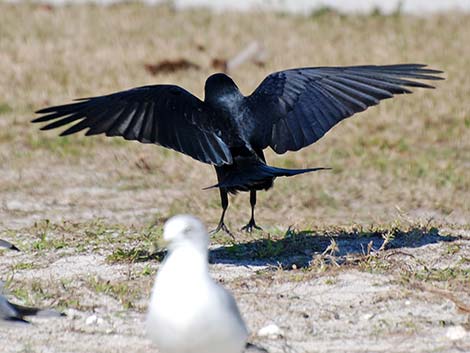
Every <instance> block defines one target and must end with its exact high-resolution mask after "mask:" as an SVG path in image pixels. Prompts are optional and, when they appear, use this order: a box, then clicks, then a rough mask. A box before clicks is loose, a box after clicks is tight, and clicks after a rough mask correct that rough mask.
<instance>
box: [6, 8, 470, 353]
mask: <svg viewBox="0 0 470 353" xmlns="http://www.w3.org/2000/svg"><path fill="white" fill-rule="evenodd" d="M469 21H470V16H465V15H460V14H452V15H448V16H433V17H429V18H417V17H411V16H400V15H396V16H390V17H381V16H351V17H349V16H339V15H337V14H335V13H330V12H325V13H323V14H316V15H315V16H311V17H296V16H290V15H284V14H266V13H253V14H238V13H228V14H225V15H224V16H223V17H221V16H215V15H211V14H210V13H209V12H206V11H184V12H173V11H172V10H171V9H170V8H168V7H165V6H163V7H145V6H143V5H138V4H125V5H116V6H110V7H97V6H91V5H90V6H66V7H60V8H52V9H51V8H48V7H44V6H36V5H21V6H17V5H8V4H3V3H2V4H0V38H1V40H0V72H1V73H2V74H1V75H0V163H1V165H2V170H0V193H1V198H2V205H1V207H0V226H1V227H2V229H1V232H0V238H5V239H8V240H11V241H12V242H16V243H17V245H18V246H20V247H21V248H22V249H23V250H24V252H23V253H22V254H20V255H10V254H8V255H6V254H5V255H4V253H0V257H1V258H2V260H3V259H5V261H4V262H1V263H0V272H1V273H4V274H7V273H8V275H4V276H2V280H8V287H9V289H10V291H11V292H12V293H13V294H14V295H15V296H16V297H17V298H18V299H22V300H23V301H24V302H26V303H30V304H40V303H44V304H56V305H59V306H60V307H64V308H65V307H67V308H74V309H76V310H78V311H77V312H74V313H72V314H71V316H72V318H71V319H70V321H66V323H65V324H57V325H58V326H53V327H54V329H53V330H52V331H53V332H52V333H51V332H48V329H47V328H44V327H43V328H37V330H38V332H37V335H36V336H35V337H36V340H31V339H30V338H24V339H25V342H26V343H24V344H23V342H21V338H18V340H17V341H15V345H12V347H21V350H22V351H35V347H36V346H38V347H47V346H48V342H49V340H50V339H54V338H56V339H57V341H60V342H62V344H63V346H61V347H67V342H74V340H76V339H77V337H78V339H80V340H81V341H83V345H82V346H81V348H80V349H83V351H86V349H88V350H91V351H96V349H97V347H101V345H100V344H101V343H102V342H103V346H105V347H107V349H108V350H107V351H109V352H120V351H123V352H124V351H126V349H129V347H131V348H133V349H134V347H139V348H140V351H145V350H146V349H147V348H148V345H146V344H143V343H141V342H140V341H139V336H141V331H139V330H141V327H136V326H135V323H134V324H132V322H131V323H129V321H126V320H124V319H123V316H125V315H131V316H132V317H133V318H134V320H140V319H141V312H143V311H144V310H145V307H146V299H147V295H148V291H149V288H150V285H151V282H152V280H153V274H154V273H155V265H154V262H153V260H158V259H160V258H161V255H162V254H161V253H159V252H158V251H156V249H155V248H154V247H153V243H154V242H155V239H156V238H158V236H159V235H160V234H161V225H162V222H163V221H164V220H165V219H166V218H168V217H169V216H171V215H173V214H175V213H181V212H190V213H194V214H196V215H199V216H200V217H201V218H202V219H203V220H204V221H206V223H208V224H209V225H210V227H213V226H215V224H216V221H217V220H218V217H219V213H220V208H219V199H218V192H217V191H216V190H212V191H202V190H201V189H202V187H204V186H208V185H211V184H213V183H214V182H215V173H214V171H213V169H212V168H211V167H210V166H206V165H203V164H201V163H198V162H196V161H194V160H192V159H190V158H189V157H185V156H182V155H179V154H177V153H175V152H172V151H167V150H165V149H163V148H160V147H156V146H149V145H141V144H138V143H131V142H126V141H123V140H122V139H119V138H115V139H110V138H103V137H93V138H85V137H83V136H72V137H68V138H58V137H57V132H54V131H53V132H47V133H45V132H40V131H38V126H33V125H31V124H30V123H29V120H31V119H32V118H33V116H34V114H33V111H34V110H36V109H39V108H41V107H44V106H46V105H49V104H60V103H65V102H69V101H70V100H72V99H73V98H77V97H83V96H92V95H99V94H105V93H109V92H113V91H117V90H122V89H125V88H130V87H135V86H139V85H145V84H154V83H175V84H178V85H181V86H183V87H185V88H186V89H188V90H190V91H192V92H194V93H195V94H197V95H198V96H199V97H202V91H203V85H204V81H205V78H206V77H207V76H208V75H209V74H210V73H212V72H213V69H212V66H211V63H212V61H213V59H214V58H227V57H230V56H232V55H234V54H236V53H237V51H238V50H239V49H241V48H243V47H244V46H245V45H247V44H248V43H250V42H251V41H253V40H258V41H260V42H262V43H263V44H264V46H265V47H266V49H267V51H268V53H269V56H268V60H267V62H266V65H265V67H263V68H260V67H258V66H256V65H254V64H251V63H246V64H244V65H243V66H242V67H240V68H239V69H237V70H236V71H235V72H234V73H233V74H232V76H233V78H234V79H235V81H236V82H237V83H238V84H239V86H240V88H241V90H242V91H243V92H245V94H248V93H249V92H250V91H252V90H253V89H254V88H255V87H256V86H257V84H258V83H259V82H260V81H261V80H262V79H263V78H264V77H265V76H266V75H267V74H268V73H270V72H272V71H276V70H280V69H284V68H289V67H296V66H297V67H298V66H322V65H354V64H364V63H371V64H386V63H401V62H423V63H427V64H429V65H430V66H432V67H433V68H438V69H441V70H444V71H445V72H446V73H445V76H446V78H447V80H446V81H443V82H438V84H437V85H438V88H437V89H436V90H434V91H429V90H428V91H417V92H416V93H415V94H413V95H411V96H403V97H397V98H395V99H393V100H389V101H387V102H384V103H382V104H381V105H380V106H379V107H375V108H372V109H370V110H369V111H367V112H365V113H362V114H360V115H359V116H357V117H355V118H353V119H349V120H347V121H345V122H343V123H341V124H340V125H339V126H337V127H336V128H334V129H333V131H331V132H330V133H329V134H328V135H327V136H325V137H324V138H323V139H322V140H321V141H319V142H317V143H316V144H315V145H314V146H311V147H308V148H306V149H303V150H302V151H300V152H297V153H289V154H286V155H283V156H277V155H275V154H274V153H271V152H268V156H267V157H268V160H269V162H270V164H272V165H276V166H287V167H294V166H295V167H306V166H311V167H314V166H329V167H333V170H332V171H331V172H320V173H317V174H310V175H304V176H298V177H295V178H290V179H287V178H285V179H280V180H278V181H277V182H276V185H275V188H274V189H273V190H271V191H269V192H267V193H260V197H259V202H258V205H259V206H258V211H257V220H258V223H259V224H260V225H262V226H264V227H265V229H266V230H267V231H268V232H266V233H264V232H257V233H255V234H254V235H246V234H242V233H240V232H236V238H237V242H236V243H235V244H231V239H229V238H227V237H225V236H224V235H223V234H221V235H218V236H217V237H215V238H214V239H213V242H214V243H218V244H225V245H227V246H225V247H223V248H221V249H215V250H214V252H213V260H214V261H215V262H216V263H218V264H216V265H214V266H213V267H212V268H213V270H214V273H215V274H216V277H217V278H220V280H221V281H224V282H225V283H226V285H227V286H229V287H230V288H231V289H232V290H234V291H235V293H236V295H237V297H238V298H241V303H242V304H241V305H242V309H243V311H244V312H247V313H249V314H247V320H248V321H249V323H250V326H251V327H253V328H260V327H261V326H262V325H264V324H266V323H267V322H269V321H271V320H275V319H273V318H276V320H279V322H281V324H280V325H281V326H282V328H283V329H284V330H285V331H286V337H287V338H286V340H289V342H290V343H289V345H288V344H287V341H286V342H284V343H285V345H284V343H282V344H281V343H279V346H276V344H273V343H272V342H271V343H269V342H268V345H269V346H270V348H272V350H273V351H274V352H277V351H286V349H287V348H286V347H289V346H290V345H291V344H292V345H293V346H295V349H293V351H299V352H303V351H309V352H310V351H312V347H317V348H318V351H322V352H323V351H325V352H326V351H340V350H341V347H342V348H344V344H346V345H347V344H350V345H351V347H353V346H354V344H358V345H357V349H356V350H354V352H362V351H368V350H370V349H371V347H372V348H374V347H375V348H377V349H376V351H379V348H380V349H382V351H392V350H394V349H397V351H403V352H405V351H406V352H411V351H412V352H418V351H423V352H429V351H431V350H430V349H429V347H433V349H437V351H446V350H447V351H452V350H451V349H453V348H452V347H454V348H455V347H457V348H459V347H460V346H455V345H454V346H453V343H452V342H451V343H445V342H447V341H442V342H444V343H442V342H441V341H439V342H438V343H436V344H435V345H433V342H434V341H433V337H434V336H435V335H436V334H438V335H439V334H441V333H442V332H441V331H440V330H444V329H445V327H446V325H450V324H452V325H453V324H462V325H464V324H465V320H466V319H465V316H464V315H463V314H461V313H457V314H456V313H454V312H453V311H452V310H451V309H448V307H445V308H444V307H443V306H442V305H441V301H442V300H443V299H442V298H446V299H447V300H450V302H453V300H454V299H455V298H456V297H457V298H459V299H458V300H459V303H457V304H455V305H457V307H463V308H464V309H465V308H467V306H468V300H469V293H468V288H469V286H470V274H469V272H468V271H469V266H470V262H469V258H470V247H469V242H468V232H469V230H470V224H469V214H470V202H469V200H470V174H469V169H470V115H469V114H470V103H469V100H468V97H469V96H470V69H469V67H470V61H469V60H470V59H469V58H470V48H469V46H468V45H466V43H467V41H468V38H470V27H469V26H468V22H469ZM178 59H186V60H190V61H191V62H194V63H195V64H197V65H198V66H199V69H196V68H190V69H188V70H183V71H177V72H172V73H164V74H157V76H151V75H150V74H149V72H147V70H146V69H145V64H154V63H158V62H161V61H165V60H178ZM232 201H233V204H231V207H230V208H229V212H228V214H227V218H226V219H227V221H228V224H229V226H231V228H232V229H233V230H236V229H237V228H239V227H240V226H241V225H243V224H245V223H246V222H247V220H248V217H249V202H248V197H247V195H246V194H241V195H238V196H237V197H236V198H234V199H232ZM46 219H48V220H51V221H50V222H49V221H45V220H46ZM289 226H292V228H289ZM442 235H449V236H450V237H449V238H444V237H442ZM384 240H385V242H386V243H385V245H383V244H384ZM444 240H447V242H444ZM371 241H372V242H373V245H370V242H371ZM240 243H241V244H240ZM369 245H370V246H369ZM382 245H383V246H382ZM260 259H261V260H260ZM227 261H228V262H229V263H232V264H235V265H237V266H236V267H235V266H233V267H228V268H227V266H224V265H220V263H219V262H227ZM263 262H264V263H266V262H268V263H269V264H270V266H268V267H267V268H264V267H260V268H258V267H256V268H257V270H256V271H253V270H250V269H247V268H245V267H243V266H239V265H240V263H242V264H248V265H253V266H255V265H259V264H260V263H263ZM234 267H235V268H234ZM358 279H359V280H360V281H364V282H363V283H362V282H361V283H360V284H359V286H358V284H355V283H356V282H357V281H358ZM362 285H363V287H362ZM364 288H365V289H366V290H365V291H364V293H363V289H364ZM348 290H352V291H353V293H356V295H357V296H358V297H361V296H364V297H361V298H362V299H361V300H362V301H363V303H368V304H362V306H358V305H357V303H356V302H355V299H356V298H355V297H354V296H352V297H351V298H350V297H347V294H348ZM356 290H357V292H354V291H356ZM376 291H377V292H376ZM367 293H369V294H370V296H369V294H367ZM333 295H335V298H336V299H337V301H335V303H332V302H331V300H330V298H331V296H333ZM261 297H262V298H266V300H262V301H260V300H259V298H261ZM269 298H271V300H269ZM312 298H315V300H313V299H312ZM449 298H450V299H449ZM272 300H275V301H276V302H275V305H274V304H273V301H272ZM317 300H318V302H317ZM410 301H411V303H412V306H411V307H408V306H407V305H409V302H410ZM407 303H408V304H407ZM462 303H463V304H462ZM341 305H343V306H341ZM353 306H354V308H353ZM384 307H386V308H388V309H387V310H389V311H391V312H393V313H394V314H393V315H395V314H396V315H395V316H393V317H388V316H387V317H386V316H384V315H385V314H384V315H382V314H380V313H383V310H385V309H384ZM404 308H405V309H404ZM406 308H412V309H406ZM125 309H132V310H131V311H130V312H129V313H128V312H127V311H124V313H125V314H123V313H122V312H121V311H122V310H125ZM343 309H344V310H345V314H344V315H345V317H346V318H347V319H345V320H346V321H344V320H343V321H339V319H337V315H336V314H335V313H336V312H341V317H343V312H342V311H341V310H343ZM403 310H404V312H405V311H406V310H414V311H413V313H414V314H413V315H414V316H413V317H410V316H407V315H406V314H403V312H402V311H403ZM368 311H370V312H372V313H374V315H375V316H371V318H369V319H365V321H364V320H362V319H360V322H359V324H357V322H356V321H357V320H359V319H358V318H359V317H362V316H363V315H364V312H368ZM91 312H96V313H98V314H99V315H101V316H102V317H104V318H105V322H106V323H105V324H104V326H100V327H94V326H93V327H90V326H89V325H86V324H85V318H86V317H87V315H89V314H90V313H91ZM115 312H118V314H116V315H117V316H114V314H113V313H115ZM305 312H307V313H308V315H307V314H305ZM305 315H307V316H305ZM309 315H310V316H309ZM390 315H392V314H390ZM441 316H442V320H443V322H444V323H442V322H441V321H439V320H438V319H437V317H438V318H440V317H441ZM301 317H302V319H299V318H301ZM361 320H362V321H361ZM133 322H134V321H133ZM276 322H277V321H276ZM108 324H109V325H111V326H109V327H108V326H107V325H108ZM54 325H55V324H54ZM133 325H134V326H133ZM283 325H284V326H283ZM41 330H42V331H41ZM63 331H66V332H67V338H66V339H64V340H61V338H62V332H63ZM1 333H2V332H0V334H1ZM87 335H90V337H92V338H91V339H89V340H84V339H83V337H88V336H87ZM420 335H421V336H420ZM433 335H434V336H433ZM32 336H34V335H32ZM419 336H420V337H421V338H422V340H421V341H420V342H421V343H422V345H419V344H418V345H417V344H416V342H417V341H415V339H416V337H419ZM19 337H21V335H20V336H19ZM25 337H26V336H25ZM98 337H99V339H98ZM377 337H378V340H379V342H380V344H383V345H381V346H380V347H379V346H374V344H375V343H373V342H375V341H374V340H375V339H376V338H377ZM403 337H406V338H409V340H403ZM436 337H438V336H436ZM439 337H440V336H439ZM358 339H360V340H361V342H360V343H358V341H357V340H358ZM115 340H117V341H115ZM355 340H356V341H355ZM85 341H86V342H85ZM98 341H99V343H97V342H98ZM28 342H29V343H28ZM64 342H65V343H64ZM115 342H116V346H117V347H119V348H116V349H115V347H114V343H115ZM344 342H346V343H344ZM371 342H372V343H371ZM353 343H354V344H353ZM434 343H435V342H434ZM142 344H143V346H142ZM377 344H378V343H377ZM369 345H371V346H369ZM126 347H127V348H126ZM335 347H336V348H335ZM338 347H339V348H338ZM387 347H388V348H387ZM397 347H400V349H401V350H400V349H398V348H397ZM423 347H424V348H423ZM12 349H14V348H12ZM80 349H78V348H77V349H76V350H73V351H77V352H79V351H81V350H80ZM41 351H43V350H41ZM44 351H48V350H47V349H46V350H44ZM105 351H106V350H105Z"/></svg>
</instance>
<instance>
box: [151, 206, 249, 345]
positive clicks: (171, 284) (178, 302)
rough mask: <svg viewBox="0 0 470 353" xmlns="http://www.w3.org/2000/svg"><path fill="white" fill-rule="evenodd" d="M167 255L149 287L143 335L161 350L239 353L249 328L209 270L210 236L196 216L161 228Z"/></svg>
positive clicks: (175, 218)
mask: <svg viewBox="0 0 470 353" xmlns="http://www.w3.org/2000/svg"><path fill="white" fill-rule="evenodd" d="M163 236H164V239H165V240H166V241H168V242H169V246H168V255H167V256H166V258H165V260H164V262H163V264H162V266H161V268H160V270H159V271H158V274H157V278H156V281H155V285H154V288H153V292H152V297H151V301H150V306H149V311H148V316H147V334H148V336H149V337H150V338H151V339H152V340H153V341H154V342H155V344H156V345H157V347H158V349H159V352H160V353H241V352H243V350H244V348H245V344H246V339H247V336H248V332H247V329H246V326H245V323H244V321H243V319H242V317H241V315H240V312H239V310H238V307H237V304H236V302H235V300H234V298H233V296H232V295H231V294H230V293H229V292H228V291H226V290H225V289H224V288H223V287H222V286H220V285H218V284H217V283H215V282H214V281H213V280H212V278H211V277H210V275H209V266H208V245H209V235H208V233H207V230H206V228H205V227H204V225H203V224H202V222H201V221H199V220H198V219H197V218H195V217H193V216H189V215H179V216H175V217H173V218H171V219H170V220H169V221H168V222H167V223H166V224H165V227H164V235H163Z"/></svg>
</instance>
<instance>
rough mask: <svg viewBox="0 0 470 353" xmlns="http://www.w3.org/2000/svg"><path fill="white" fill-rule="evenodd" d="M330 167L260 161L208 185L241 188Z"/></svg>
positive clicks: (233, 171) (227, 174) (231, 172)
mask: <svg viewBox="0 0 470 353" xmlns="http://www.w3.org/2000/svg"><path fill="white" fill-rule="evenodd" d="M328 169H331V168H307V169H286V168H277V167H272V166H269V165H267V164H264V163H262V162H258V163H253V164H250V165H245V166H244V167H243V168H239V169H238V168H237V169H236V170H231V171H230V172H229V173H226V174H225V175H224V178H223V179H222V180H220V181H219V183H217V184H215V185H212V186H209V187H207V188H204V189H210V188H243V189H247V188H249V187H250V186H251V185H255V184H258V183H261V182H264V181H266V180H273V179H274V178H277V177H281V176H287V177H289V176H293V175H297V174H303V173H309V172H316V171H318V170H328Z"/></svg>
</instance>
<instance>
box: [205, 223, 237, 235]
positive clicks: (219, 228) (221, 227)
mask: <svg viewBox="0 0 470 353" xmlns="http://www.w3.org/2000/svg"><path fill="white" fill-rule="evenodd" d="M220 231H224V232H225V233H227V234H228V235H230V236H231V237H232V238H233V239H235V237H234V236H233V234H232V232H231V231H230V229H228V227H227V226H226V225H225V223H224V222H220V223H219V224H218V225H217V228H215V229H214V230H211V231H210V235H214V234H216V233H218V232H220Z"/></svg>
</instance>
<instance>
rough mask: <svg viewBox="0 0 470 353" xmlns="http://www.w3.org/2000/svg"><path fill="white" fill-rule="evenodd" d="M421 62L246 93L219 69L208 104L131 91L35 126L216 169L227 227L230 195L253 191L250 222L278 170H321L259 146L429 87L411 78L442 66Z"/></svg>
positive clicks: (289, 77)
mask: <svg viewBox="0 0 470 353" xmlns="http://www.w3.org/2000/svg"><path fill="white" fill-rule="evenodd" d="M425 67H426V65H421V64H401V65H386V66H371V65H369V66H349V67H310V68H298V69H290V70H285V71H280V72H275V73H272V74H270V75H269V76H267V77H266V78H265V79H264V81H263V82H262V83H261V84H260V85H259V86H258V88H256V90H255V91H254V92H253V93H252V94H251V95H249V96H244V95H243V94H242V93H241V92H240V91H239V89H238V87H237V85H236V84H235V83H234V82H233V81H232V79H231V78H230V77H229V76H227V75H225V74H222V73H217V74H214V75H212V76H210V77H209V78H208V79H207V81H206V84H205V87H204V90H205V96H204V101H201V100H200V99H199V98H197V97H195V96H194V95H192V94H191V93H189V92H188V91H186V90H184V89H183V88H181V87H179V86H174V85H153V86H143V87H138V88H133V89H130V90H127V91H122V92H117V93H113V94H109V95H105V96H99V97H91V98H82V99H78V100H77V102H75V103H71V104H66V105H60V106H55V107H50V108H45V109H41V110H39V111H37V113H38V114H45V115H44V116H41V117H39V118H37V119H34V120H33V122H35V123H40V122H46V121H48V122H50V123H49V124H48V125H46V126H43V127H42V128H41V129H42V130H49V129H54V128H57V127H61V126H63V125H67V124H69V123H74V124H73V125H72V126H71V127H69V128H68V129H67V130H65V131H64V132H62V134H61V136H65V135H69V134H73V133H75V132H78V131H81V130H84V129H88V130H87V132H86V135H87V136H88V135H96V134H106V135H107V136H122V137H124V138H125V139H127V140H138V141H140V142H143V143H154V144H158V145H162V146H164V147H168V148H171V149H174V150H176V151H178V152H182V153H184V154H187V155H189V156H191V157H193V158H195V159H197V160H199V161H201V162H204V163H209V164H212V165H214V167H215V170H216V173H217V178H218V183H217V184H216V185H214V186H213V187H217V188H219V190H220V198H221V203H222V209H223V211H222V216H221V218H220V221H219V224H218V226H217V228H216V230H215V231H219V230H221V229H223V230H225V231H227V232H228V229H227V227H226V226H225V224H224V216H225V211H226V210H227V207H228V197H227V194H228V193H232V194H235V193H236V192H238V191H250V204H251V218H250V221H249V222H248V224H247V225H246V226H244V227H243V228H242V229H244V230H247V231H251V230H252V229H253V228H259V227H258V226H257V225H256V223H255V218H254V209H255V204H256V191H258V190H267V189H269V188H271V187H272V186H273V181H274V179H275V178H276V177H279V176H292V175H296V174H301V173H306V172H312V171H316V170H321V169H326V168H308V169H284V168H276V167H272V166H269V165H267V164H266V160H265V158H264V154H263V150H264V149H265V148H267V147H271V148H272V149H273V150H274V151H275V152H276V153H279V154H282V153H285V152H287V151H297V150H300V149H301V148H303V147H305V146H308V145H310V144H312V143H314V142H315V141H317V140H318V139H320V138H321V137H322V136H323V135H324V134H325V133H326V132H327V131H329V130H330V129H331V128H332V127H333V126H334V125H336V124H337V123H338V122H340V121H341V120H343V119H345V118H347V117H350V116H352V115H353V114H355V113H357V112H361V111H363V110H365V109H367V107H370V106H373V105H376V104H378V103H379V101H380V100H382V99H387V98H391V97H392V96H393V95H395V94H402V93H411V91H410V90H409V89H408V87H422V88H433V87H432V86H430V85H427V84H424V83H422V82H419V81H417V80H439V79H442V78H441V77H439V76H436V74H440V73H442V71H437V70H431V69H427V68H425Z"/></svg>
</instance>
